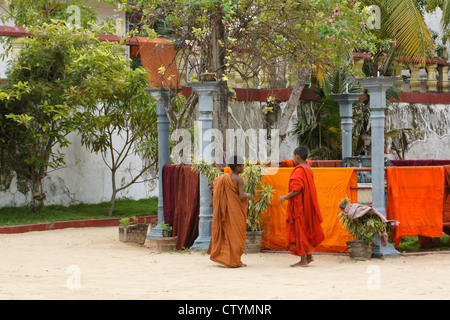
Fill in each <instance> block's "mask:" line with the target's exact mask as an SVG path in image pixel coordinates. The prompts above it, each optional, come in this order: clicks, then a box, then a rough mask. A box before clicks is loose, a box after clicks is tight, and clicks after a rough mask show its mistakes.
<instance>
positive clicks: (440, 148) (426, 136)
mask: <svg viewBox="0 0 450 320" xmlns="http://www.w3.org/2000/svg"><path fill="white" fill-rule="evenodd" d="M400 128H413V129H416V130H418V131H419V132H417V133H418V136H417V137H416V139H411V140H410V143H409V148H408V149H407V151H406V153H405V159H436V160H442V159H450V105H447V104H415V103H400V104H395V105H394V106H393V108H391V112H390V114H389V115H388V116H387V117H386V131H387V132H389V131H391V130H393V129H400ZM391 146H392V141H391V139H387V140H386V147H387V151H388V154H389V157H390V158H391V159H398V157H397V155H396V153H395V152H394V151H393V150H392V149H391Z"/></svg>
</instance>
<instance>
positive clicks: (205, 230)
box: [189, 82, 219, 250]
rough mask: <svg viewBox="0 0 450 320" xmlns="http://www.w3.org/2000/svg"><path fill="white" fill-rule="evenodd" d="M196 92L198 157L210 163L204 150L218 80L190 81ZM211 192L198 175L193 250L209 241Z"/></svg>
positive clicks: (211, 209) (211, 213) (208, 156)
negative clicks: (198, 208)
mask: <svg viewBox="0 0 450 320" xmlns="http://www.w3.org/2000/svg"><path fill="white" fill-rule="evenodd" d="M189 85H190V86H191V87H192V90H194V91H195V92H196V93H197V94H198V99H199V100H198V108H199V113H200V115H199V118H198V123H199V128H197V129H198V130H199V133H200V137H199V138H200V139H199V143H200V146H199V151H200V152H201V155H200V158H201V159H203V160H205V161H206V162H207V163H211V159H212V155H211V154H210V153H208V152H205V150H209V151H210V150H211V149H209V148H208V146H209V145H210V144H211V142H212V141H211V140H212V134H211V131H212V130H211V129H212V126H213V96H214V93H215V92H216V91H217V90H218V88H219V83H218V82H192V83H189ZM211 201H212V193H211V189H210V188H209V184H208V181H207V180H206V178H205V177H203V176H200V212H199V222H198V237H197V239H196V240H195V241H194V244H193V245H192V247H191V249H193V250H207V249H208V248H209V243H210V241H211V229H212V219H213V208H212V206H211Z"/></svg>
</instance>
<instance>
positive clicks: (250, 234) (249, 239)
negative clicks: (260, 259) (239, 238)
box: [244, 230, 264, 253]
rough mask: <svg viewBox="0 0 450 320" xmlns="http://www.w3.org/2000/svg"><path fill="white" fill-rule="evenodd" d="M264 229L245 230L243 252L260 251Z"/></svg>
mask: <svg viewBox="0 0 450 320" xmlns="http://www.w3.org/2000/svg"><path fill="white" fill-rule="evenodd" d="M263 234H264V230H260V231H247V235H246V238H245V251H244V253H258V252H260V251H261V242H262V238H263Z"/></svg>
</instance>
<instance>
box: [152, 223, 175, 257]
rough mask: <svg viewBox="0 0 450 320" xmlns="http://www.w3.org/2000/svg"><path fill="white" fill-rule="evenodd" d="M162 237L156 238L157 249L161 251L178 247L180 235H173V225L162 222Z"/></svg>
mask: <svg viewBox="0 0 450 320" xmlns="http://www.w3.org/2000/svg"><path fill="white" fill-rule="evenodd" d="M159 225H160V227H161V229H162V237H158V238H156V239H155V242H156V249H157V250H158V251H159V252H164V251H171V250H175V249H176V245H177V240H178V237H172V226H171V225H169V224H166V223H164V222H161V223H160V224H159Z"/></svg>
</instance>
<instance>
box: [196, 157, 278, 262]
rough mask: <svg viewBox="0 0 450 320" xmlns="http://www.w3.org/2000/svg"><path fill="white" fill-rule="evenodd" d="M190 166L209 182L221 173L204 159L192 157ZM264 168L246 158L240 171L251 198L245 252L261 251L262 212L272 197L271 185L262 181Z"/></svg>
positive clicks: (248, 206)
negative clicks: (242, 169)
mask: <svg viewBox="0 0 450 320" xmlns="http://www.w3.org/2000/svg"><path fill="white" fill-rule="evenodd" d="M192 168H193V169H194V170H196V171H198V172H199V173H200V174H201V175H203V176H204V177H206V180H207V181H208V182H209V183H210V184H212V183H213V182H214V179H215V178H217V177H218V176H220V175H222V174H223V172H222V171H221V170H220V169H218V168H216V167H214V166H211V165H209V164H207V163H206V162H205V161H204V160H196V159H192ZM265 169H266V166H265V165H261V164H255V163H251V162H250V161H248V159H247V160H246V161H245V168H244V172H243V173H242V177H243V178H244V189H245V192H246V193H250V194H251V195H252V199H251V200H249V201H248V205H247V235H246V242H245V252H246V253H256V252H259V251H261V242H262V237H263V234H264V229H263V223H264V219H267V218H268V217H264V213H265V212H266V210H267V209H268V208H269V206H270V204H271V201H272V197H273V188H272V186H271V185H268V184H267V185H266V184H264V183H263V181H262V178H263V176H264V171H265Z"/></svg>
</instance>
